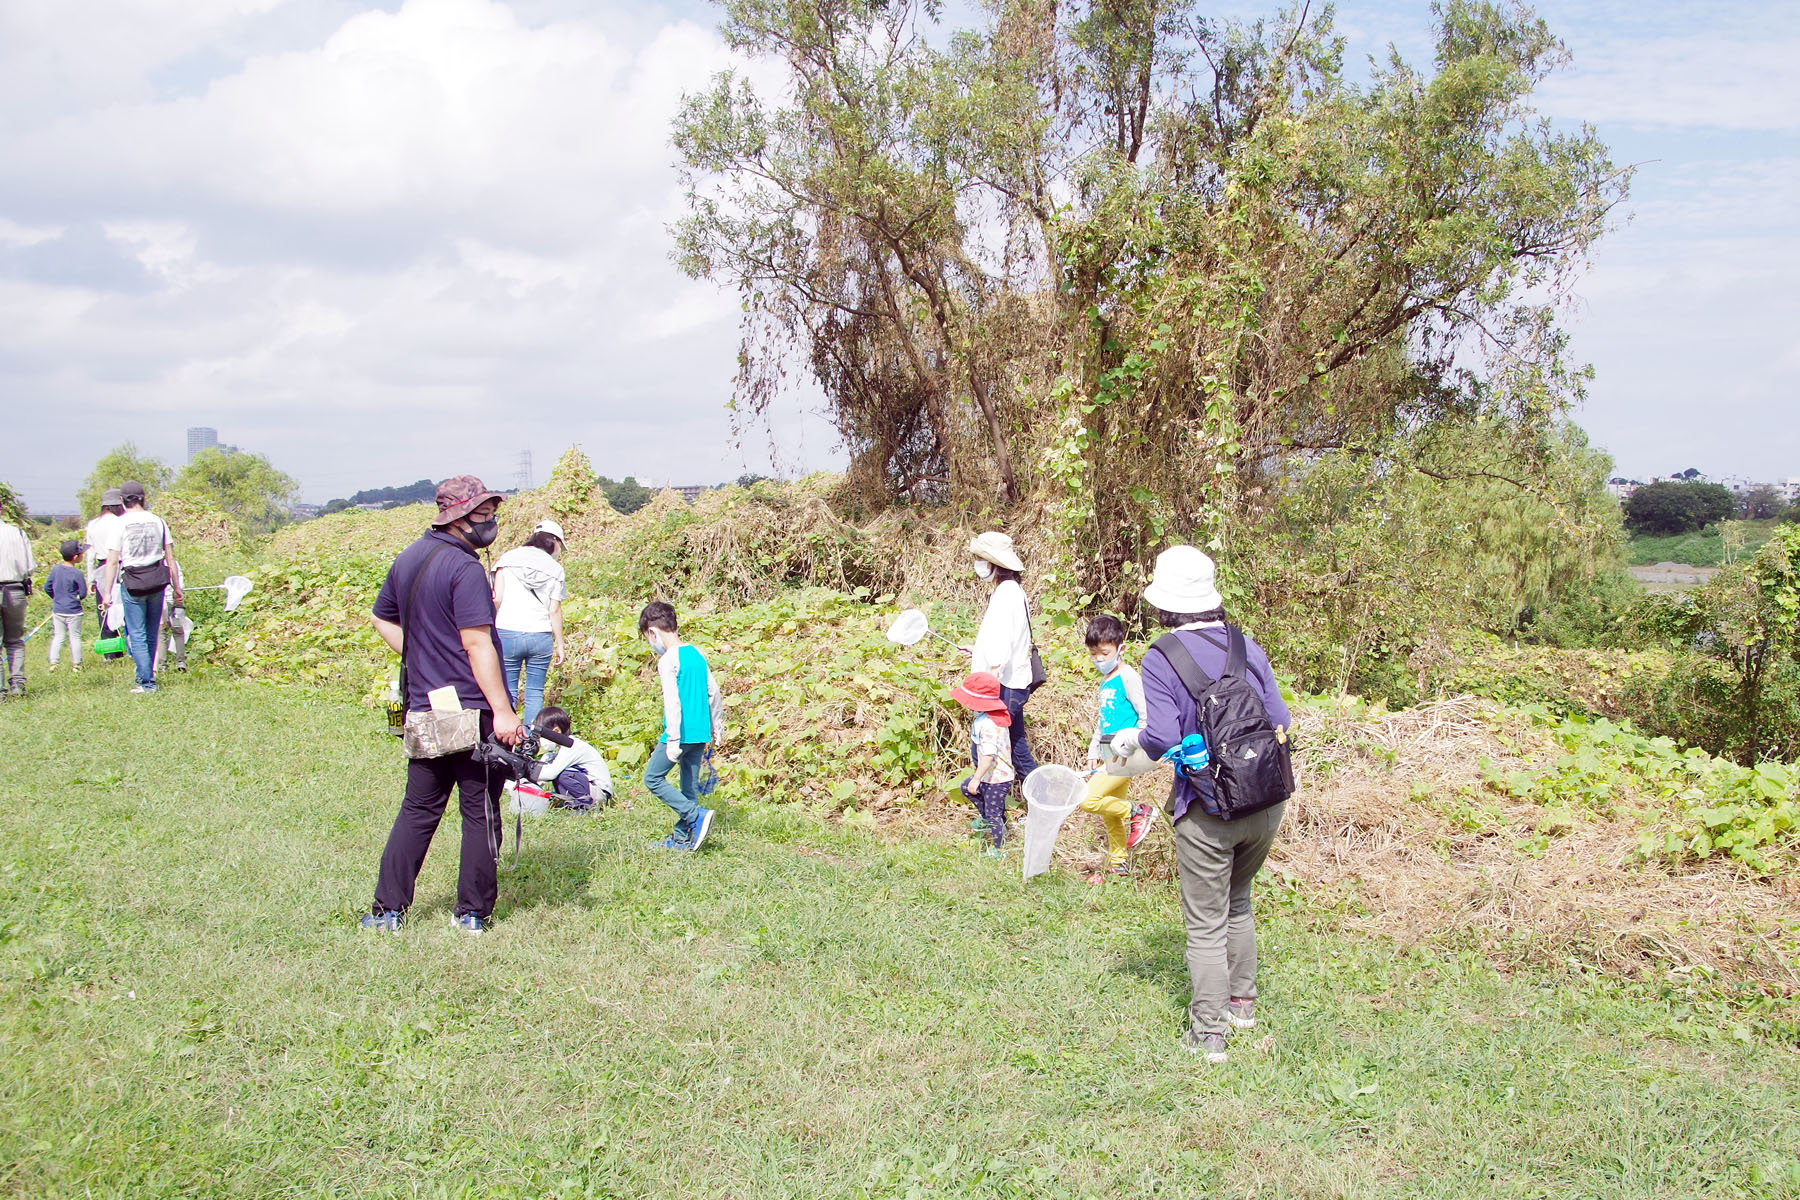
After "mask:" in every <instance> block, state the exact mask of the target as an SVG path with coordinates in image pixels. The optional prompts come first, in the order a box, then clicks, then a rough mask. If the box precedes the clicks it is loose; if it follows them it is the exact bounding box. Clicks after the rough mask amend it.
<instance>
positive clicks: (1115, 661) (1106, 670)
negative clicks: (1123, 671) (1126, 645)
mask: <svg viewBox="0 0 1800 1200" xmlns="http://www.w3.org/2000/svg"><path fill="white" fill-rule="evenodd" d="M1092 662H1093V664H1094V670H1096V671H1098V672H1100V673H1101V674H1102V675H1111V674H1112V673H1113V672H1114V671H1116V670H1118V669H1119V656H1118V655H1116V654H1115V655H1113V656H1112V657H1111V658H1096V659H1093V660H1092Z"/></svg>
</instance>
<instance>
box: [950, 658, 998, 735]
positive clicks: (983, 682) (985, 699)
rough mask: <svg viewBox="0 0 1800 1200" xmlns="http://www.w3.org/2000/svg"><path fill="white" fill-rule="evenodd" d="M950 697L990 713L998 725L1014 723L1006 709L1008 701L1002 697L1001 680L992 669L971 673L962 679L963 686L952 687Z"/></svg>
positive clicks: (975, 709) (970, 707) (974, 708)
mask: <svg viewBox="0 0 1800 1200" xmlns="http://www.w3.org/2000/svg"><path fill="white" fill-rule="evenodd" d="M950 698H951V699H952V700H954V701H956V702H957V703H958V704H960V705H962V706H963V707H964V708H967V709H970V710H972V711H974V712H984V713H986V714H988V715H989V716H990V717H992V718H994V724H996V725H1001V726H1006V725H1011V724H1012V714H1011V713H1009V712H1007V711H1006V701H1004V700H1002V699H1001V698H1000V680H999V678H998V677H996V676H995V675H994V674H993V673H992V672H990V671H976V672H975V673H974V674H973V675H970V676H969V677H968V678H967V679H965V680H963V681H962V686H961V687H956V688H951V689H950Z"/></svg>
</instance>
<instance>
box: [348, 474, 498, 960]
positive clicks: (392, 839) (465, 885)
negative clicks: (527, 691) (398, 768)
mask: <svg viewBox="0 0 1800 1200" xmlns="http://www.w3.org/2000/svg"><path fill="white" fill-rule="evenodd" d="M500 501H501V496H500V493H498V492H491V491H489V490H488V489H487V487H486V486H485V485H483V484H482V482H481V480H479V479H477V478H475V476H473V475H455V476H452V477H451V478H449V479H446V480H444V482H442V483H440V484H438V487H437V508H438V514H437V519H436V520H434V521H433V522H432V528H431V529H430V530H429V531H428V532H427V533H426V534H425V536H423V537H421V538H420V539H419V540H418V541H416V542H414V543H413V544H412V545H410V546H408V547H407V548H406V549H405V550H402V551H401V552H400V557H398V558H396V559H395V560H394V565H393V566H392V567H390V568H389V569H388V574H387V580H386V581H385V582H384V583H383V584H382V585H381V594H380V595H378V596H377V597H376V598H375V611H374V617H373V620H374V624H375V630H376V632H377V633H379V634H381V637H382V640H383V641H385V642H387V644H388V645H389V646H391V647H393V650H394V653H395V654H398V655H400V659H401V664H402V668H401V672H402V674H403V675H404V677H405V679H406V695H405V697H404V702H405V704H406V710H407V712H408V713H409V714H413V713H426V712H430V711H432V709H433V705H432V701H431V693H432V692H439V693H440V697H446V696H447V695H448V693H447V692H445V691H444V689H454V694H455V701H454V703H455V704H457V705H460V707H462V708H464V709H475V710H477V711H478V713H479V728H480V733H479V735H478V736H480V737H483V738H485V737H486V736H487V735H488V734H490V733H492V734H493V735H494V736H495V737H496V738H498V739H499V740H500V741H502V742H505V743H506V744H507V745H509V746H511V745H517V744H518V743H519V742H520V741H521V740H522V739H523V738H524V734H525V727H524V726H523V725H521V724H520V723H519V718H518V716H517V715H516V714H515V713H514V712H513V707H512V699H511V697H509V696H508V695H507V694H506V680H505V679H504V677H503V676H502V675H501V672H500V637H499V635H498V634H497V633H495V632H494V594H493V592H492V590H491V588H490V585H489V583H488V573H487V571H486V570H485V569H484V568H483V567H482V565H481V560H480V559H479V558H478V557H477V554H476V552H477V551H479V550H482V549H485V548H486V547H488V546H491V545H492V544H493V542H494V538H495V536H496V535H497V534H498V533H499V521H498V519H497V518H496V517H495V516H494V514H495V512H496V511H497V510H498V508H499V505H500ZM440 707H441V706H440ZM451 788H455V789H456V790H457V793H458V795H459V796H460V798H461V807H462V866H461V869H460V870H459V872H458V874H457V880H456V909H455V912H454V914H453V915H452V918H451V919H452V921H453V923H454V924H455V925H456V927H457V928H458V929H461V930H463V931H464V932H465V933H471V934H478V933H481V932H482V931H483V930H485V929H486V928H487V924H488V921H489V919H490V918H491V917H492V916H493V912H494V900H495V897H496V896H497V895H498V894H499V879H498V877H497V874H496V872H497V870H498V867H499V860H500V835H501V830H502V822H501V820H500V812H499V807H500V805H499V796H498V795H496V794H495V792H496V789H495V788H494V787H492V786H490V782H489V779H488V773H487V768H486V767H484V766H482V765H481V764H479V763H477V762H476V761H475V756H474V753H473V751H471V750H457V751H452V752H450V753H447V754H439V755H436V756H434V757H430V758H413V759H410V760H408V762H407V764H406V797H405V799H404V800H402V801H401V802H400V813H399V815H398V816H396V817H395V818H394V827H393V829H392V830H391V831H390V832H389V834H388V840H387V848H386V849H385V850H383V851H382V854H381V873H380V876H379V877H378V879H377V880H376V883H375V903H374V904H373V905H371V906H370V909H369V911H368V912H367V913H364V914H363V918H362V927H363V928H364V929H374V930H379V931H381V932H384V933H398V932H400V923H401V921H402V920H403V919H404V917H405V915H406V910H407V909H408V908H409V907H411V905H412V902H413V886H414V884H415V883H416V882H417V881H418V878H419V868H420V867H422V866H423V865H424V863H425V852H426V851H427V850H429V849H430V848H431V837H432V835H433V834H434V833H436V832H437V827H438V822H439V821H440V820H442V819H443V815H444V806H445V805H446V804H447V803H448V802H449V799H450V789H451Z"/></svg>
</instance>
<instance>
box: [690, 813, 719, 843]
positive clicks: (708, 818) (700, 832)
mask: <svg viewBox="0 0 1800 1200" xmlns="http://www.w3.org/2000/svg"><path fill="white" fill-rule="evenodd" d="M717 815H718V814H717V813H715V812H713V810H712V809H710V808H703V809H701V810H700V812H699V815H698V816H696V817H695V818H694V824H693V836H692V838H691V839H690V840H689V842H688V849H689V850H698V849H699V848H700V847H701V845H703V844H704V843H705V841H706V835H707V833H708V832H710V831H711V829H712V823H713V818H714V817H715V816H717Z"/></svg>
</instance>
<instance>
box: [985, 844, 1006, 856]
mask: <svg viewBox="0 0 1800 1200" xmlns="http://www.w3.org/2000/svg"><path fill="white" fill-rule="evenodd" d="M981 857H983V858H1005V857H1006V849H1005V847H1002V846H989V847H988V848H987V849H986V850H983V851H982V852H981Z"/></svg>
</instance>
